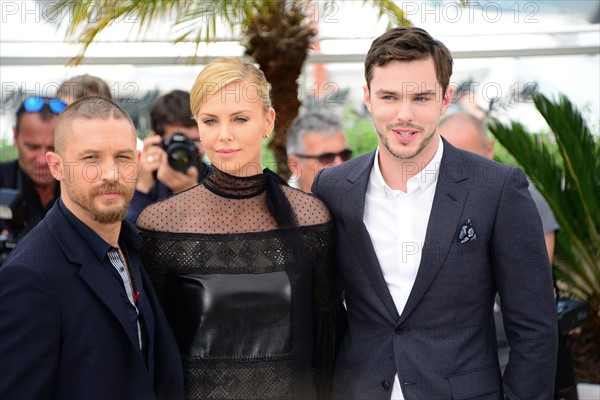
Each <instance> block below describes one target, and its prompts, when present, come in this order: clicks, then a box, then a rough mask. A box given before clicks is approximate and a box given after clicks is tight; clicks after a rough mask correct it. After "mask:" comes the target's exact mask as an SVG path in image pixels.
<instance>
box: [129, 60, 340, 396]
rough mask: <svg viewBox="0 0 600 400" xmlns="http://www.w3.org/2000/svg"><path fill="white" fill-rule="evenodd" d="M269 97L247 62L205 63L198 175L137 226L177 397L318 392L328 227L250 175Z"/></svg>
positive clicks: (330, 285)
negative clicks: (163, 318) (167, 333)
mask: <svg viewBox="0 0 600 400" xmlns="http://www.w3.org/2000/svg"><path fill="white" fill-rule="evenodd" d="M269 90H270V88H269V84H268V83H267V82H266V80H265V77H264V75H263V73H262V72H261V71H260V70H258V69H257V68H256V67H255V66H254V65H253V64H251V63H249V62H247V61H244V60H242V59H237V58H231V59H217V60H214V61H212V62H211V63H209V64H208V65H207V66H206V67H205V68H204V69H203V70H202V72H201V73H200V74H199V75H198V77H197V78H196V81H195V83H194V86H193V87H192V90H191V110H192V113H193V115H194V116H195V119H196V121H197V124H198V129H199V132H200V139H201V140H202V144H203V146H204V149H205V151H206V155H207V157H208V159H209V160H210V161H211V169H210V172H209V174H208V176H207V177H206V179H204V180H203V181H202V183H200V184H199V185H198V186H195V187H193V188H191V189H189V190H186V191H184V192H180V193H177V194H174V195H172V196H170V197H168V198H167V199H164V200H162V201H159V202H156V203H154V204H152V205H150V206H148V207H147V208H146V209H145V210H144V211H143V212H142V214H140V216H139V218H138V220H137V225H138V227H139V228H140V229H141V234H142V236H143V237H144V247H143V249H142V259H143V262H144V265H145V266H146V268H147V269H148V271H149V273H150V274H151V277H152V279H153V282H154V284H155V286H156V287H157V290H158V292H159V297H161V299H162V302H163V304H164V306H165V310H166V313H167V316H168V317H169V320H170V322H171V326H172V327H173V330H174V332H175V336H176V338H177V341H178V344H179V349H180V351H181V354H182V359H183V368H184V376H185V384H184V386H185V397H186V398H189V399H205V398H213V399H236V398H237V399H239V398H246V399H255V398H261V399H291V398H296V399H307V398H314V397H315V389H314V386H316V387H317V390H318V391H319V393H321V394H322V396H325V395H326V393H327V392H328V382H329V376H330V373H331V371H332V367H333V362H334V357H335V349H336V339H337V338H339V337H340V335H341V332H340V330H339V329H343V319H342V317H343V315H344V314H343V305H342V303H341V293H340V292H339V290H337V289H336V288H335V286H334V279H333V273H334V270H333V268H334V262H333V250H334V247H333V245H334V236H333V235H334V229H335V226H334V223H333V221H332V220H331V216H330V214H329V212H328V210H327V208H326V207H325V206H324V205H323V203H322V202H321V201H320V200H318V199H317V198H316V197H314V196H312V195H310V194H306V193H304V192H302V191H300V190H297V189H293V188H290V187H289V186H287V184H286V183H285V181H283V179H281V178H280V177H279V176H278V175H276V174H274V173H273V172H271V171H269V170H268V169H265V170H264V171H263V170H262V168H261V149H262V144H263V140H264V139H265V138H267V137H268V136H269V134H270V133H271V131H272V130H273V125H274V121H275V111H274V110H273V108H272V106H271V100H270V96H269ZM313 346H314V348H313Z"/></svg>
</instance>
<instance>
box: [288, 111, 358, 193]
mask: <svg viewBox="0 0 600 400" xmlns="http://www.w3.org/2000/svg"><path fill="white" fill-rule="evenodd" d="M286 140H287V142H286V150H287V156H288V166H289V167H290V170H291V171H292V173H293V176H292V177H291V178H290V185H292V186H294V187H296V188H298V189H300V190H302V191H304V192H307V193H310V188H311V186H312V184H313V181H314V179H315V176H316V175H317V173H318V172H319V171H321V170H322V169H325V168H327V167H332V166H336V165H340V164H341V163H343V162H345V161H348V160H349V159H350V158H351V157H352V150H350V149H349V148H348V139H347V138H346V133H345V132H344V126H343V124H342V121H340V119H339V118H337V117H336V116H334V115H331V114H321V113H316V112H309V113H306V114H303V115H300V116H298V117H296V119H295V120H294V121H293V122H292V124H291V125H290V127H289V128H288V131H287V139H286Z"/></svg>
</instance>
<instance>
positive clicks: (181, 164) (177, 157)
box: [162, 132, 198, 173]
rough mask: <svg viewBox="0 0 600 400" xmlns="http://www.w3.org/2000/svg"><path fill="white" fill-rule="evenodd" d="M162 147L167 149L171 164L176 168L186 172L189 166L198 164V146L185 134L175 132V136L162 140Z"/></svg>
mask: <svg viewBox="0 0 600 400" xmlns="http://www.w3.org/2000/svg"><path fill="white" fill-rule="evenodd" d="M162 147H163V148H164V149H165V150H166V151H167V156H168V161H169V165H170V166H171V168H173V169H174V170H176V171H179V172H184V173H185V172H186V171H187V170H188V168H189V167H191V166H192V165H195V164H196V158H197V157H198V148H197V147H196V144H195V143H194V141H193V140H192V139H190V138H188V137H187V136H185V134H183V133H181V132H175V133H173V136H171V137H170V138H168V139H165V140H164V141H163V142H162Z"/></svg>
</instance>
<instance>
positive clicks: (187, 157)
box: [168, 146, 193, 172]
mask: <svg viewBox="0 0 600 400" xmlns="http://www.w3.org/2000/svg"><path fill="white" fill-rule="evenodd" d="M168 154H169V165H170V166H171V168H173V169H175V170H177V171H182V172H185V171H187V169H188V168H189V167H190V166H191V165H192V164H193V163H192V154H190V151H189V149H188V148H187V147H179V146H177V147H175V148H173V149H169V152H168Z"/></svg>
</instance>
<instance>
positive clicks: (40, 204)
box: [0, 96, 67, 242]
mask: <svg viewBox="0 0 600 400" xmlns="http://www.w3.org/2000/svg"><path fill="white" fill-rule="evenodd" d="M66 107H67V105H66V104H65V103H64V102H63V101H61V100H59V99H54V98H47V97H38V96H32V97H28V98H27V99H25V100H24V101H23V102H22V103H21V105H20V106H19V108H18V109H17V112H16V122H15V126H14V128H13V132H14V145H15V147H16V149H17V154H18V158H17V159H16V160H13V161H9V162H5V163H2V164H0V188H2V189H16V190H17V191H19V192H20V193H21V194H22V202H21V205H20V207H19V209H20V213H19V214H20V215H16V216H15V217H14V218H13V219H11V220H10V221H4V220H2V221H0V231H1V233H2V235H3V236H5V237H6V238H8V240H9V241H11V242H12V241H14V242H16V241H18V240H19V239H20V238H21V237H23V235H24V234H25V233H27V232H28V231H29V230H31V228H33V227H34V226H35V225H36V224H37V223H38V222H39V221H40V220H41V219H42V218H43V217H44V216H45V215H46V212H47V211H48V210H49V209H50V208H51V207H52V205H53V204H54V201H55V200H56V199H57V198H58V196H59V194H60V188H59V185H58V182H57V181H56V179H54V177H53V176H52V174H51V173H50V169H49V167H48V162H47V161H46V153H47V152H48V151H53V150H54V124H55V123H56V119H57V117H58V114H60V113H61V112H62V111H63V110H64V109H65V108H66Z"/></svg>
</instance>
